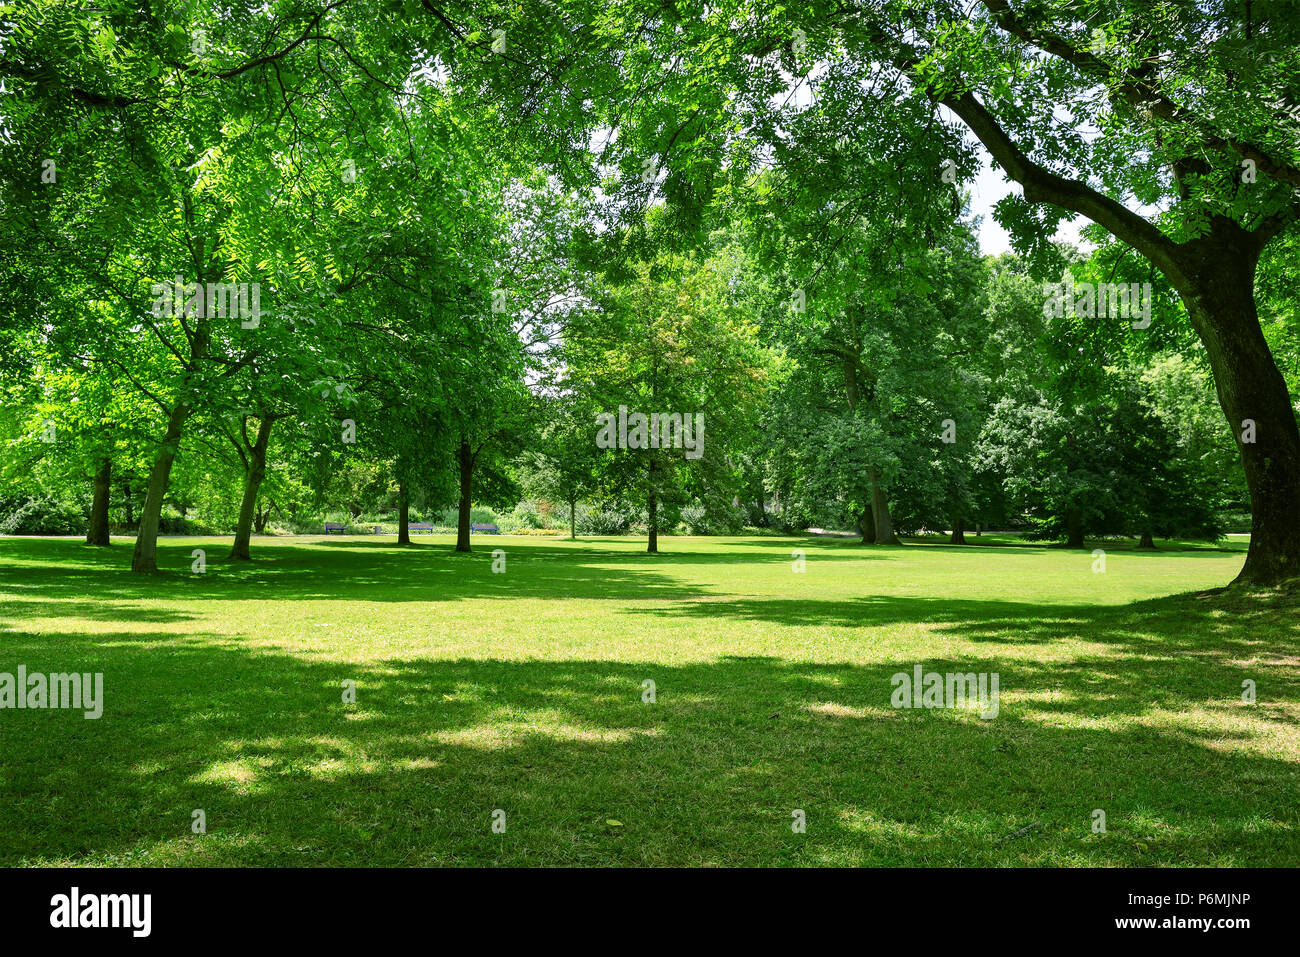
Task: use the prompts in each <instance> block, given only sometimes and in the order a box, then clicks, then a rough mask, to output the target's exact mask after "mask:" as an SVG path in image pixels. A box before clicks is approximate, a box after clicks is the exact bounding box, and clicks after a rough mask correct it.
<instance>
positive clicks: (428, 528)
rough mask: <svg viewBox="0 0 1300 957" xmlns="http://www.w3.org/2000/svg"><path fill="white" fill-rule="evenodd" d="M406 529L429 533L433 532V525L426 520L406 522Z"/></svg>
mask: <svg viewBox="0 0 1300 957" xmlns="http://www.w3.org/2000/svg"><path fill="white" fill-rule="evenodd" d="M406 530H407V531H408V532H428V533H429V534H430V535H432V534H433V526H432V525H430V524H429V523H428V522H407V523H406Z"/></svg>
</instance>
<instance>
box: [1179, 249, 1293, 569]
mask: <svg viewBox="0 0 1300 957" xmlns="http://www.w3.org/2000/svg"><path fill="white" fill-rule="evenodd" d="M1216 226H1217V228H1216V229H1215V230H1213V231H1212V232H1211V233H1210V234H1209V235H1207V236H1205V237H1203V238H1202V239H1200V240H1195V241H1193V242H1191V243H1188V246H1189V247H1191V248H1193V250H1194V253H1195V258H1194V260H1193V262H1192V263H1191V264H1190V266H1189V268H1187V269H1186V270H1185V273H1186V275H1184V276H1182V277H1179V278H1180V279H1181V282H1180V281H1178V280H1174V284H1175V286H1177V287H1179V288H1178V291H1179V294H1180V295H1181V296H1182V299H1183V303H1184V304H1185V305H1186V306H1187V311H1188V315H1189V316H1190V317H1191V319H1192V323H1193V325H1195V327H1196V331H1197V333H1198V334H1199V335H1200V337H1201V341H1202V342H1203V343H1204V344H1205V352H1206V356H1207V357H1208V359H1209V360H1210V368H1211V369H1212V370H1213V372H1214V386H1215V390H1216V391H1217V392H1218V396H1219V405H1220V407H1221V408H1222V409H1223V412H1224V414H1225V415H1226V416H1227V418H1228V426H1229V427H1230V428H1231V429H1232V435H1233V439H1234V440H1235V441H1236V443H1237V448H1238V449H1240V451H1241V462H1242V467H1243V468H1244V470H1245V473H1246V487H1247V489H1249V491H1250V505H1251V527H1250V551H1249V552H1248V553H1247V555H1246V563H1245V565H1244V566H1243V567H1242V569H1241V574H1239V575H1238V576H1237V579H1236V580H1237V581H1238V582H1241V583H1248V584H1254V585H1273V584H1277V583H1278V582H1281V581H1285V580H1286V579H1290V578H1297V577H1300V429H1298V428H1297V426H1296V417H1295V411H1294V410H1293V409H1292V407H1291V397H1290V395H1289V394H1288V392H1287V388H1286V382H1285V380H1284V379H1283V378H1282V374H1281V373H1280V372H1279V371H1278V368H1277V364H1276V363H1275V362H1274V361H1273V356H1272V354H1271V353H1270V352H1269V349H1268V343H1267V342H1266V341H1265V340H1264V334H1263V332H1261V331H1260V327H1259V316H1258V313H1257V311H1256V307H1255V295H1254V283H1255V265H1256V260H1257V254H1256V253H1254V252H1252V251H1251V249H1250V246H1249V240H1248V239H1247V240H1243V239H1242V236H1244V233H1242V232H1241V231H1240V230H1237V234H1236V235H1234V229H1236V227H1228V226H1224V225H1223V224H1221V223H1216ZM1243 247H1244V248H1243ZM1172 278H1173V277H1171V279H1172ZM1247 420H1250V422H1251V423H1253V424H1254V429H1253V435H1252V434H1251V431H1250V425H1249V423H1247ZM1243 433H1244V437H1243ZM1249 439H1253V441H1249Z"/></svg>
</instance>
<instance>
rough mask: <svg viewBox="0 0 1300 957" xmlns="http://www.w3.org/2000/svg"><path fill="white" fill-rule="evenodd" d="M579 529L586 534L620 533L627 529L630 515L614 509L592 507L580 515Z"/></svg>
mask: <svg viewBox="0 0 1300 957" xmlns="http://www.w3.org/2000/svg"><path fill="white" fill-rule="evenodd" d="M578 519H579V521H578V531H579V532H581V533H582V534H584V535H620V534H622V533H623V532H625V531H627V528H628V525H629V524H630V523H629V520H628V519H629V517H628V516H627V515H625V514H623V513H622V512H619V511H615V510H614V509H592V510H590V511H588V512H587V513H586V514H582V513H579V515H578Z"/></svg>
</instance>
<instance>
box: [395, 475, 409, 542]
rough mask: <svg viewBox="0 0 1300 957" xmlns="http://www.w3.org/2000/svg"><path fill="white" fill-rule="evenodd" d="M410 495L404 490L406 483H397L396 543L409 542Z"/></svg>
mask: <svg viewBox="0 0 1300 957" xmlns="http://www.w3.org/2000/svg"><path fill="white" fill-rule="evenodd" d="M410 521H411V496H410V495H408V494H407V492H406V483H405V482H398V483H397V544H399V545H409V544H411V529H410V527H409V523H410Z"/></svg>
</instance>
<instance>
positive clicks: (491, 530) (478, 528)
mask: <svg viewBox="0 0 1300 957" xmlns="http://www.w3.org/2000/svg"><path fill="white" fill-rule="evenodd" d="M469 530H470V531H471V532H487V533H488V534H489V535H500V534H501V529H499V528H497V527H496V526H495V525H479V524H477V523H476V524H474V525H471V526H470V527H469Z"/></svg>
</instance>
